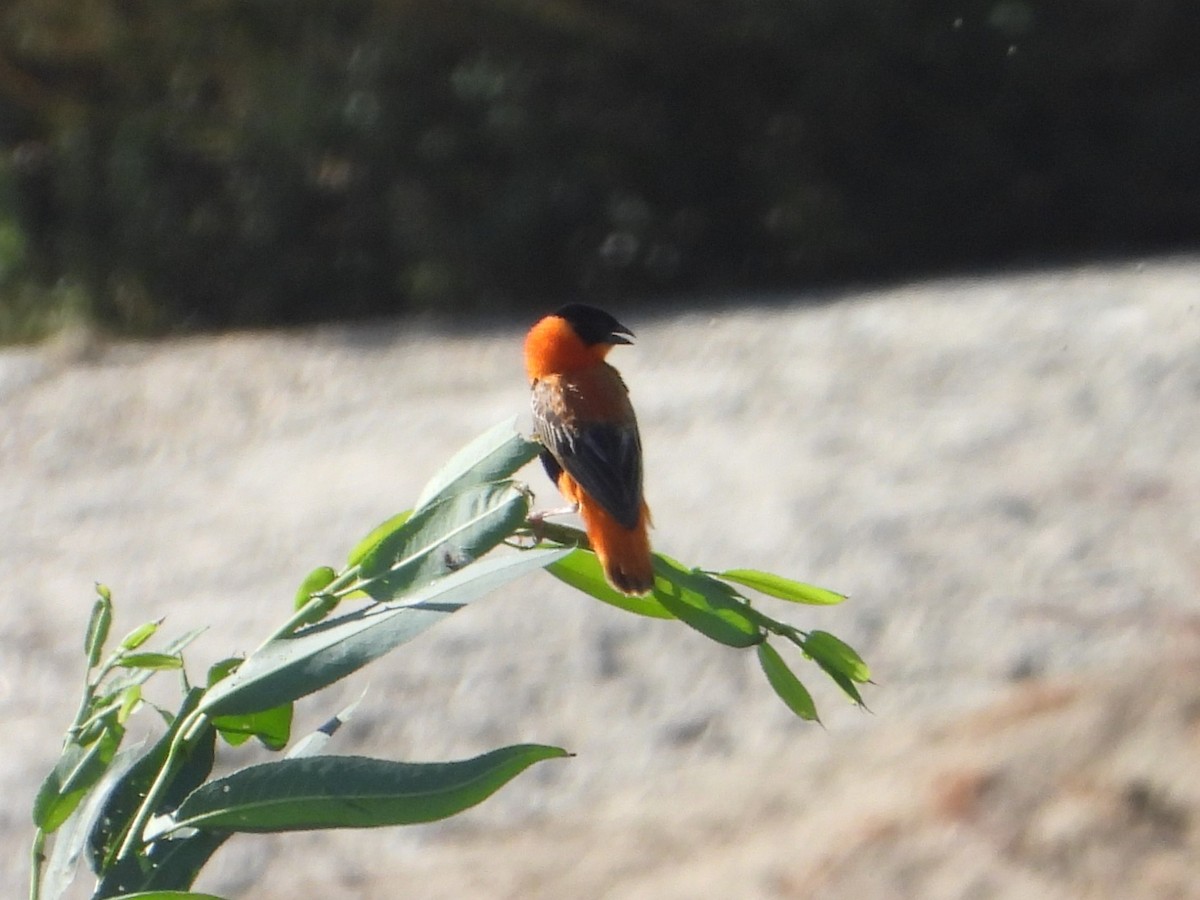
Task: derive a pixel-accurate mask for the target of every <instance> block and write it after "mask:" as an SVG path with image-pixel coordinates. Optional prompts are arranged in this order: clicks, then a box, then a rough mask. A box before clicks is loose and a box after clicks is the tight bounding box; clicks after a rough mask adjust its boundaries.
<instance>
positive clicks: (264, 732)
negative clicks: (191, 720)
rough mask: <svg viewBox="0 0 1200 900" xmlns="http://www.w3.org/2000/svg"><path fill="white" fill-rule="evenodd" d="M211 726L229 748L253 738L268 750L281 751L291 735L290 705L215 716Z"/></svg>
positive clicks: (285, 704)
mask: <svg viewBox="0 0 1200 900" xmlns="http://www.w3.org/2000/svg"><path fill="white" fill-rule="evenodd" d="M212 724H213V727H214V728H216V729H217V731H218V732H220V734H221V737H222V738H224V739H225V741H226V742H227V743H228V744H230V746H233V747H236V746H238V745H239V744H242V743H244V742H245V741H247V740H249V739H250V738H252V737H254V738H258V740H259V741H261V742H262V745H263V746H264V747H266V748H267V749H268V750H282V749H283V748H284V747H286V746H287V742H288V740H290V739H291V735H292V704H291V703H284V704H281V705H280V706H276V707H275V708H274V709H268V710H264V711H263V712H256V713H245V714H243V715H240V716H216V717H215V718H214V719H213V720H212Z"/></svg>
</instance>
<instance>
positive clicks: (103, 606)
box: [83, 584, 113, 669]
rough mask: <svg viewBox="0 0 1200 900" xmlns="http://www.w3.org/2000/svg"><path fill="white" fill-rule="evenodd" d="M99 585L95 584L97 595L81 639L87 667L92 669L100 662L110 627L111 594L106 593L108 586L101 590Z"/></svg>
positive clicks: (111, 616) (111, 614)
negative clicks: (84, 634) (85, 631)
mask: <svg viewBox="0 0 1200 900" xmlns="http://www.w3.org/2000/svg"><path fill="white" fill-rule="evenodd" d="M101 587H103V586H102V585H100V584H97V585H96V593H97V594H99V596H98V597H97V598H96V602H95V603H93V604H92V614H91V616H90V617H89V618H88V625H87V633H86V636H85V638H84V641H83V652H84V654H85V655H86V656H87V661H88V668H89V669H94V668H96V666H97V665H99V664H100V657H101V656H103V655H104V644H105V642H106V641H107V640H108V632H109V629H110V628H111V627H112V618H113V605H112V595H111V594H109V593H108V588H104V592H101V590H100V589H101Z"/></svg>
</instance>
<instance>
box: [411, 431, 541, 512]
mask: <svg viewBox="0 0 1200 900" xmlns="http://www.w3.org/2000/svg"><path fill="white" fill-rule="evenodd" d="M539 450H541V445H540V444H537V443H535V442H533V441H530V440H527V439H526V438H524V437H523V436H522V435H521V434H519V433H518V432H517V419H516V416H513V417H512V418H511V419H509V420H508V421H506V422H501V423H500V424H498V425H495V426H493V427H492V428H489V429H488V430H487V431H485V432H484V433H483V434H481V435H480V436H479V437H477V438H476V439H475V440H473V441H471V443H469V444H467V446H465V447H463V448H462V449H461V450H459V451H458V452H457V453H455V454H454V455H453V456H452V457H450V460H449V461H448V462H447V463H446V464H445V465H444V466H442V468H441V469H439V470H438V471H437V473H436V474H435V475H434V476H433V477H432V478H430V479H429V483H428V484H426V485H425V487H424V488H423V489H422V491H421V494H420V496H419V497H418V498H417V505H416V509H417V510H418V511H420V510H422V509H424V508H425V507H427V506H432V505H433V504H434V503H437V502H438V501H440V500H444V499H446V498H447V497H450V496H453V495H454V494H460V493H462V492H463V491H464V490H466V489H467V488H471V487H475V486H477V485H480V484H486V483H487V482H491V481H502V480H504V479H506V478H508V477H509V476H511V475H512V474H513V473H514V472H516V471H517V470H518V469H520V468H522V467H523V466H525V465H527V464H528V463H529V462H531V461H532V460H533V459H534V458H535V457H536V456H537V455H538V451H539Z"/></svg>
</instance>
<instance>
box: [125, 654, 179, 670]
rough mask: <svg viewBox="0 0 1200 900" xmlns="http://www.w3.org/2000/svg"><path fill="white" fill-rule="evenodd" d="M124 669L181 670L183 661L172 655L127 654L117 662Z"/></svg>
mask: <svg viewBox="0 0 1200 900" xmlns="http://www.w3.org/2000/svg"><path fill="white" fill-rule="evenodd" d="M118 662H119V663H120V665H121V667H122V668H124V669H152V670H154V671H159V670H162V669H182V668H183V659H181V658H180V657H179V656H178V655H176V654H172V653H127V654H125V655H124V656H122V657H121V658H120V660H118Z"/></svg>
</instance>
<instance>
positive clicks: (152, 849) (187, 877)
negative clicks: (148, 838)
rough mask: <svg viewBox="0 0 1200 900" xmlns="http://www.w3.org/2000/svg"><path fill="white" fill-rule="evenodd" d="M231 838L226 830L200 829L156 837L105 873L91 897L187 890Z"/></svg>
mask: <svg viewBox="0 0 1200 900" xmlns="http://www.w3.org/2000/svg"><path fill="white" fill-rule="evenodd" d="M230 837H232V835H231V834H230V833H229V832H224V831H201V832H196V833H194V834H191V835H188V836H187V837H175V838H155V840H154V842H153V843H152V844H150V845H148V846H147V847H145V848H143V849H142V850H141V851H139V853H137V854H132V855H130V856H126V857H124V858H122V859H121V860H120V861H119V862H118V863H117V864H116V865H115V866H113V867H112V868H111V869H110V870H109V871H107V872H105V873H104V877H103V878H101V879H100V883H99V884H98V885H96V891H95V893H94V894H93V895H92V896H93V897H95V898H100V897H114V896H125V894H124V892H125V891H142V892H147V891H149V892H158V893H161V892H163V891H168V890H175V891H186V890H187V889H188V888H190V887H191V886H192V882H194V881H195V880H196V876H197V875H199V874H200V870H201V869H202V868H204V865H205V863H207V862H208V861H209V859H211V858H212V855H213V854H214V853H216V852H217V850H219V849H220V848H221V845H222V844H224V843H225V842H226V841H227V840H229V838H230ZM134 896H137V894H135V895H134ZM167 896H170V895H169V894H168V895H167ZM185 896H189V895H185ZM201 896H204V895H201Z"/></svg>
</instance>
